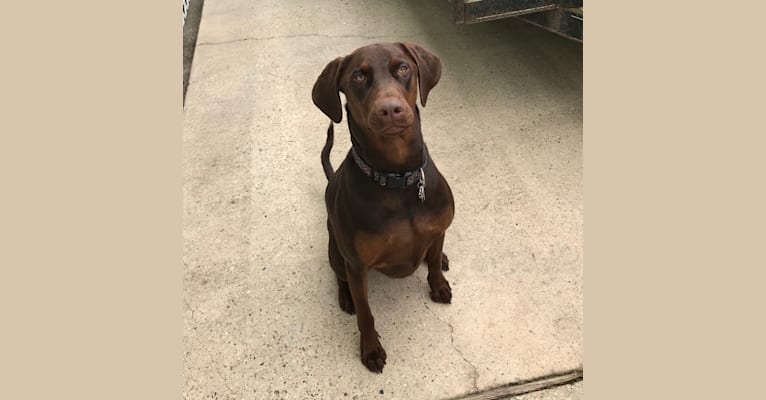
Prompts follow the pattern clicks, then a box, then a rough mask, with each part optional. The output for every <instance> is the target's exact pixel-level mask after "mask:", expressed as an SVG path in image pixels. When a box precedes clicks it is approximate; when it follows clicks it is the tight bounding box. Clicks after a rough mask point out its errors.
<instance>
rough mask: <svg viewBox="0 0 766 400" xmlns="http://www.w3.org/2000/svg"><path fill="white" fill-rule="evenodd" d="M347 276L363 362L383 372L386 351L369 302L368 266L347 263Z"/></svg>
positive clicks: (369, 367)
mask: <svg viewBox="0 0 766 400" xmlns="http://www.w3.org/2000/svg"><path fill="white" fill-rule="evenodd" d="M346 278H347V279H348V286H349V289H351V297H352V298H353V299H354V309H355V310H356V324H357V326H358V327H359V336H360V343H359V344H360V348H361V358H362V364H364V366H365V367H367V369H369V370H370V371H372V372H383V366H384V365H385V364H386V351H385V350H383V346H381V344H380V341H379V340H378V332H377V331H376V330H375V319H374V318H373V317H372V312H371V311H370V304H369V303H368V302H367V268H363V267H355V266H351V265H350V264H348V263H346Z"/></svg>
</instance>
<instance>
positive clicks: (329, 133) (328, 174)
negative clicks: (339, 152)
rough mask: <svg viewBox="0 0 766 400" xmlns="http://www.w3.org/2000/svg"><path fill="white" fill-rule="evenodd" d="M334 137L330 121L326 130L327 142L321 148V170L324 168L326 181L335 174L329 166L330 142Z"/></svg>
mask: <svg viewBox="0 0 766 400" xmlns="http://www.w3.org/2000/svg"><path fill="white" fill-rule="evenodd" d="M334 137H335V131H334V130H333V127H332V121H331V122H330V126H329V127H328V128H327V141H325V143H324V148H322V168H324V175H325V176H326V177H327V180H328V181H329V180H330V178H332V175H333V174H334V173H335V171H333V169H332V164H330V150H331V149H332V142H333V138H334Z"/></svg>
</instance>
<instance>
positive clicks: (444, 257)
mask: <svg viewBox="0 0 766 400" xmlns="http://www.w3.org/2000/svg"><path fill="white" fill-rule="evenodd" d="M442 271H449V258H447V255H446V254H444V253H442Z"/></svg>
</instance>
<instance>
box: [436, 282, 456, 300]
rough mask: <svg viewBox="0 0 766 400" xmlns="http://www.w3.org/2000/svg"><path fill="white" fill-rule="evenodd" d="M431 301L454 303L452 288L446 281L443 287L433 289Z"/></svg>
mask: <svg viewBox="0 0 766 400" xmlns="http://www.w3.org/2000/svg"><path fill="white" fill-rule="evenodd" d="M431 300H433V301H435V302H437V303H445V304H450V303H452V288H450V287H449V282H447V281H446V280H445V281H444V283H442V284H441V285H438V286H436V287H435V288H434V287H431Z"/></svg>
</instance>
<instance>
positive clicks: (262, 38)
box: [197, 32, 500, 47]
mask: <svg viewBox="0 0 766 400" xmlns="http://www.w3.org/2000/svg"><path fill="white" fill-rule="evenodd" d="M499 33H500V32H489V34H499ZM479 34H487V33H482V32H479V33H472V32H413V33H409V34H407V35H406V36H412V37H419V36H458V35H459V36H463V37H464V36H478V35H479ZM401 36H402V35H325V34H321V33H296V34H288V35H273V36H256V37H245V38H240V39H231V40H223V41H220V42H202V43H197V47H200V46H217V45H222V44H230V43H237V42H249V41H252V42H258V41H265V40H274V39H291V38H303V37H314V38H328V39H369V40H375V39H396V38H399V37H401Z"/></svg>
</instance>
